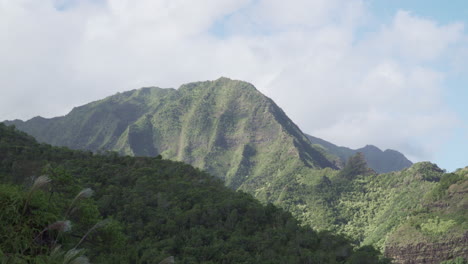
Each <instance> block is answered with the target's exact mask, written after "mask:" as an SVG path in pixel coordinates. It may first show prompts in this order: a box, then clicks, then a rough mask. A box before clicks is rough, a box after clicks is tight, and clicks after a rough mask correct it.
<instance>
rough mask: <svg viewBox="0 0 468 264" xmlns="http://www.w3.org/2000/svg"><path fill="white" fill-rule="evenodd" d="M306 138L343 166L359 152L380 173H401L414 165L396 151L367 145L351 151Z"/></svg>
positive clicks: (321, 140)
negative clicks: (338, 159) (400, 171)
mask: <svg viewBox="0 0 468 264" xmlns="http://www.w3.org/2000/svg"><path fill="white" fill-rule="evenodd" d="M306 136H307V138H308V139H309V140H310V142H311V143H312V144H315V145H320V146H322V147H323V148H324V149H325V151H326V152H328V153H330V154H331V155H334V156H337V157H339V158H340V161H341V162H342V164H344V163H346V161H347V160H348V158H349V157H351V156H352V155H354V154H356V153H358V152H361V153H363V154H364V156H365V158H366V162H367V165H368V166H369V168H371V169H373V170H375V171H376V172H378V173H387V172H392V171H399V170H402V169H405V168H408V167H410V166H411V165H412V164H413V163H412V162H411V161H409V160H408V159H407V158H406V157H405V156H404V155H403V154H401V153H400V152H398V151H396V150H392V149H387V150H385V151H382V150H380V149H379V148H377V147H376V146H373V145H367V146H365V147H363V148H359V149H350V148H347V147H339V146H337V145H335V144H333V143H330V142H328V141H326V140H323V139H321V138H317V137H314V136H311V135H307V134H306Z"/></svg>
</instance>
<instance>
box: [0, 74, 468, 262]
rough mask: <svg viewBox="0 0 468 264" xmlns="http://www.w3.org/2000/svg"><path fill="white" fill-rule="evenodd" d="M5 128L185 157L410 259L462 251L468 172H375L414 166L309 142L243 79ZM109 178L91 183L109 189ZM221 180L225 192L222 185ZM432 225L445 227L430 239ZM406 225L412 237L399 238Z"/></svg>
mask: <svg viewBox="0 0 468 264" xmlns="http://www.w3.org/2000/svg"><path fill="white" fill-rule="evenodd" d="M9 124H15V125H16V126H17V127H18V128H19V129H21V130H23V131H27V132H30V133H31V134H32V135H34V136H35V137H37V138H38V140H39V141H43V142H48V143H51V144H54V145H65V146H69V147H72V148H78V149H87V150H92V151H96V150H97V151H99V150H114V151H118V152H119V153H120V154H125V155H134V156H156V155H159V154H162V156H163V157H164V158H168V159H172V160H178V161H185V162H187V163H190V164H192V165H194V166H196V167H198V168H202V169H205V170H207V171H208V172H210V173H211V174H212V175H215V176H217V177H218V178H221V179H222V180H224V182H225V184H226V185H227V186H229V187H231V188H233V189H237V190H243V191H246V192H248V193H250V194H251V195H253V196H254V197H255V198H257V199H259V200H260V201H261V202H263V203H264V204H267V203H274V204H275V205H277V206H279V207H282V208H284V209H286V210H287V211H289V212H291V213H292V214H293V216H295V217H296V218H299V220H300V221H301V222H302V223H303V224H305V225H308V226H311V227H313V228H314V229H316V230H331V231H332V232H335V233H339V234H343V235H345V236H347V237H349V238H350V239H352V241H353V243H355V244H359V245H362V246H367V245H374V246H377V247H378V248H379V249H381V250H386V252H387V254H388V256H392V257H395V258H397V259H399V260H401V261H400V263H404V259H405V258H406V259H408V258H411V257H410V256H409V255H408V256H404V254H403V253H402V252H412V253H411V254H410V255H411V256H412V257H414V256H418V254H422V255H427V254H426V253H421V252H424V251H420V252H419V253H418V251H417V250H416V251H415V250H414V248H415V247H416V246H415V245H418V244H420V243H423V244H424V245H427V248H431V247H436V246H435V245H439V244H440V245H445V244H447V243H449V244H450V243H452V242H453V243H452V244H453V246H448V247H446V249H444V250H442V251H440V250H439V251H438V252H446V253H443V254H445V255H444V256H443V257H435V255H434V256H433V257H431V259H423V260H424V261H426V262H427V263H437V261H440V260H446V259H450V258H452V257H453V256H464V257H465V258H468V256H466V254H465V253H464V252H463V251H457V247H463V245H462V244H460V243H464V242H460V241H464V238H463V237H464V235H463V234H464V232H466V231H467V230H468V227H467V226H466V223H467V212H468V210H467V200H466V188H467V186H466V182H467V177H468V176H467V174H466V170H460V171H457V172H456V173H454V174H447V173H445V172H443V171H442V170H440V169H439V168H438V167H437V166H436V165H434V164H431V163H417V164H413V165H412V166H411V167H409V168H405V169H403V170H401V171H396V172H389V173H382V174H377V173H376V172H375V171H374V170H372V169H369V168H368V167H367V162H368V163H370V164H374V165H372V166H373V168H374V169H376V170H377V171H379V172H382V171H391V170H394V169H398V168H402V167H406V166H410V165H411V162H410V161H408V160H407V159H406V158H405V157H404V156H403V155H401V154H400V153H397V152H394V151H389V150H387V151H385V152H382V151H380V150H378V149H376V148H375V147H372V146H368V147H365V148H363V149H360V150H362V152H363V153H364V154H362V153H361V152H358V150H350V149H347V148H341V147H337V146H335V145H333V144H331V143H329V142H326V141H323V140H319V139H317V140H319V142H314V143H316V144H315V145H313V144H311V143H310V142H309V140H308V139H307V137H306V136H305V135H304V134H303V133H302V132H301V131H300V129H299V128H298V127H297V126H296V125H295V124H294V123H293V122H292V121H291V120H290V119H289V118H288V117H287V116H286V115H285V114H284V112H283V111H282V110H281V109H280V108H279V107H278V106H276V105H275V104H274V102H272V101H271V100H270V99H269V98H267V97H265V96H263V95H262V94H261V93H259V92H258V91H257V90H256V89H255V88H254V87H253V86H252V85H250V84H248V83H245V82H240V81H232V80H229V79H226V78H221V79H219V80H216V81H208V82H198V83H191V84H187V85H183V86H182V87H180V88H179V89H178V90H174V89H159V88H143V89H139V90H133V91H130V92H126V93H122V94H117V95H114V96H111V97H108V98H106V99H104V100H101V101H97V102H93V103H90V104H87V105H85V106H81V107H78V108H75V109H74V110H73V111H71V112H70V113H69V114H68V115H66V116H64V117H58V118H52V119H44V118H40V117H37V118H34V119H32V120H29V121H27V122H22V121H19V120H17V121H14V122H9ZM319 145H320V146H319ZM70 153H79V152H70ZM83 153H84V152H83ZM369 153H370V154H369ZM366 154H367V155H366ZM0 155H1V154H0ZM89 155H90V156H92V155H91V154H89ZM114 156H115V155H114ZM114 156H112V155H111V156H96V157H100V158H101V159H103V160H105V159H104V157H106V159H111V158H115V159H116V160H118V161H119V160H120V161H119V162H121V163H123V164H127V163H125V162H124V161H122V160H125V159H128V160H129V162H130V161H132V162H137V161H138V162H143V161H144V162H143V164H151V165H144V166H150V167H151V166H153V165H154V164H156V163H157V162H159V163H160V164H165V163H168V164H169V163H170V164H178V163H171V162H169V161H167V160H163V161H161V160H154V159H145V158H137V159H132V158H129V157H117V156H115V157H114ZM346 159H347V162H346V164H345V165H343V164H344V162H343V161H344V160H346ZM111 160H112V159H111ZM382 160H385V162H384V163H383V164H382V163H380V161H382ZM28 162H29V161H28ZM100 162H101V161H100ZM132 162H130V164H133V163H132ZM145 162H149V163H145ZM32 164H33V165H34V164H35V163H34V162H33V163H32ZM90 164H93V162H90ZM74 166H75V167H73V168H75V170H74V171H72V172H71V173H73V175H82V174H83V173H82V172H81V169H78V167H80V166H84V167H85V168H88V167H87V166H88V165H79V166H78V165H74ZM95 166H97V167H98V165H95ZM112 166H114V164H112ZM112 166H111V167H112ZM129 166H130V167H129V168H128V169H129V171H128V174H129V175H130V176H125V177H124V178H123V180H115V182H113V183H112V184H113V185H115V187H113V188H117V189H116V190H119V189H118V188H120V187H118V186H121V185H122V184H123V185H125V184H127V183H129V184H136V183H137V182H138V180H137V179H135V177H136V176H131V175H133V173H134V172H133V170H137V171H138V170H139V169H136V168H137V167H134V166H136V165H129ZM132 166H133V167H132ZM180 166H182V165H180ZM376 166H377V167H376ZM23 167H24V168H28V167H27V166H23ZM337 167H341V168H342V169H341V170H337V169H336V168H337ZM124 168H125V167H124ZM138 168H139V167H138ZM130 169H131V170H130ZM23 170H26V172H27V169H23ZM120 170H122V171H125V169H123V168H121V167H119V166H117V167H115V170H113V171H112V173H110V174H108V176H106V177H109V178H112V179H113V175H114V174H115V175H120ZM89 172H90V173H89V174H93V173H94V170H90V171H89ZM12 175H14V176H12ZM21 175H26V173H24V171H22V170H20V171H19V172H15V173H13V174H11V173H9V174H8V175H7V176H8V177H12V180H17V179H18V177H20V176H21ZM86 175H88V173H86ZM86 175H84V176H82V177H84V178H86V177H87V176H86ZM166 175H169V173H166ZM197 175H198V174H197ZM453 175H455V176H453ZM7 176H5V177H7ZM80 177H81V176H80ZM122 177H123V176H122ZM136 178H138V179H139V178H140V177H139V176H138V177H136ZM105 179H107V178H104V179H99V180H98V181H97V182H102V184H105V185H103V186H107V185H108V183H107V182H106V181H105ZM88 182H91V181H90V180H88ZM217 184H218V185H219V186H218V187H219V188H221V187H220V186H221V185H222V184H221V182H220V181H219V182H218V183H217ZM142 185H145V186H151V183H147V182H144V183H142ZM93 186H94V185H93ZM132 186H133V185H132ZM176 186H178V185H176ZM181 186H182V185H181ZM194 186H198V185H196V184H195V185H194ZM94 187H96V188H98V187H100V186H94ZM154 188H156V187H154ZM181 188H182V187H181ZM449 190H457V191H455V192H451V191H449ZM132 192H136V191H132ZM98 193H99V192H97V194H98ZM119 193H120V194H121V195H122V196H115V197H113V198H112V199H111V198H109V203H110V204H111V205H112V204H115V201H120V200H125V199H127V198H129V197H132V195H131V193H126V192H124V191H120V190H119ZM435 193H438V194H437V195H436V194H435ZM97 197H98V195H97ZM248 197H250V196H248ZM157 199H159V198H157ZM112 201H113V203H112ZM139 203H142V204H144V202H143V201H139ZM153 204H158V202H153ZM104 205H105V206H104V207H108V205H107V204H105V203H104ZM446 205H448V206H446ZM258 206H260V205H258ZM104 207H103V208H104ZM115 210H116V211H117V209H115ZM118 210H120V209H118ZM223 219H224V218H221V220H219V219H218V221H223ZM428 230H442V231H434V232H435V233H434V232H433V233H432V235H431V232H432V231H428ZM407 231H408V232H409V234H411V235H408V236H407V235H403V234H404V233H405V232H407ZM434 234H436V235H434ZM457 241H458V242H457ZM436 251H437V250H436ZM177 252H178V251H177ZM447 252H448V253H447ZM441 254H442V253H441ZM443 254H442V255H443ZM463 254H465V255H463ZM161 256H162V255H161ZM401 256H403V257H401ZM402 259H403V260H402ZM418 261H419V260H418ZM431 261H432V262H431Z"/></svg>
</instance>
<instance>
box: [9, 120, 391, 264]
mask: <svg viewBox="0 0 468 264" xmlns="http://www.w3.org/2000/svg"><path fill="white" fill-rule="evenodd" d="M41 174H46V175H48V177H49V179H51V182H48V181H43V180H42V181H40V182H41V184H40V186H41V187H39V184H38V182H39V181H38V178H37V175H41ZM31 179H33V180H34V179H36V180H35V181H34V184H33V185H32V186H31V183H32V181H31ZM18 184H22V185H18ZM25 187H26V188H25ZM85 187H87V188H89V187H90V188H92V190H94V196H93V197H90V196H89V195H90V194H93V192H91V191H90V190H89V189H84V190H83V188H85ZM25 189H26V191H25ZM80 190H83V191H81V192H80ZM84 193H87V195H86V196H85V195H84ZM76 194H78V195H76ZM0 212H1V214H0V216H1V217H0V238H1V239H0V262H1V263H48V264H59V263H89V262H88V261H85V260H86V259H85V258H83V257H82V256H80V255H81V254H83V253H85V254H86V255H87V256H88V257H89V258H90V259H91V261H92V263H112V264H118V263H142V264H149V263H159V262H160V261H161V260H163V259H165V258H167V257H168V256H173V257H174V259H175V261H176V263H207V264H214V263H226V264H229V263H265V264H266V263H345V262H346V263H363V261H364V262H367V263H387V262H386V261H384V260H382V261H379V258H380V257H379V253H378V252H377V251H376V250H374V249H372V248H369V247H364V248H362V249H358V250H354V249H353V247H352V245H351V244H350V242H349V241H348V240H347V239H345V238H343V237H340V236H336V235H333V234H330V233H317V232H315V231H314V230H312V229H310V228H309V227H303V226H301V225H300V224H299V223H298V222H297V220H295V219H294V218H293V217H292V216H291V215H290V213H288V212H285V211H284V210H281V209H278V208H276V207H275V206H273V205H271V204H269V205H262V204H261V203H260V202H258V201H257V200H255V199H254V198H253V197H252V196H250V195H248V194H245V193H242V192H235V191H233V190H231V189H229V188H227V187H225V186H224V185H223V183H222V181H220V180H219V179H217V178H215V177H213V176H210V175H208V174H206V173H204V172H201V171H200V170H197V169H195V168H193V167H191V166H189V165H187V164H183V163H181V162H174V161H169V160H161V159H158V158H142V157H130V156H118V155H116V153H106V154H105V155H93V154H92V153H90V152H84V151H74V150H70V149H67V148H58V147H52V146H50V145H45V144H38V143H37V142H35V140H34V139H33V138H32V137H30V136H28V135H26V134H24V133H19V132H18V131H16V130H15V129H14V128H12V127H7V126H5V125H3V124H1V123H0ZM103 218H106V219H107V220H103ZM63 220H67V221H71V226H70V224H66V223H64V222H67V221H63ZM68 223H69V222H68ZM63 226H67V227H66V228H65V227H63ZM57 230H60V231H57ZM78 246H79V247H78ZM75 249H77V250H75ZM82 249H85V251H84V252H83V251H82ZM78 256H80V259H78V258H77V257H78ZM73 259H75V260H74V262H72V260H73ZM78 260H80V261H78ZM161 263H162V262H161Z"/></svg>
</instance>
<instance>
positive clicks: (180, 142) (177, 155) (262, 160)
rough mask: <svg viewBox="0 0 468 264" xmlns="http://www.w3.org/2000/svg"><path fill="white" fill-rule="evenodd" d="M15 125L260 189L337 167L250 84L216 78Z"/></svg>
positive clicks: (50, 138) (63, 141) (59, 141)
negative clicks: (185, 165)
mask: <svg viewBox="0 0 468 264" xmlns="http://www.w3.org/2000/svg"><path fill="white" fill-rule="evenodd" d="M7 123H8V124H14V125H16V127H17V128H18V129H20V130H22V131H25V132H27V133H29V134H31V135H33V136H34V137H35V138H37V139H38V141H40V142H46V143H49V144H53V145H57V146H67V147H70V148H73V149H86V150H91V151H98V150H114V151H117V152H119V153H121V154H126V155H134V156H156V155H158V154H161V155H162V156H163V157H164V158H167V159H171V160H177V161H184V162H187V163H189V164H192V165H193V166H195V167H197V168H200V169H203V170H206V171H208V172H209V173H211V174H212V175H215V176H218V177H220V178H221V179H223V180H224V181H225V183H226V185H227V186H229V187H232V188H234V189H238V188H240V189H242V190H246V191H248V192H250V193H257V192H262V188H263V187H264V186H266V185H268V184H270V183H272V182H274V181H277V180H281V179H282V178H285V177H286V178H287V177H288V176H290V175H292V174H295V173H296V172H297V171H298V170H300V169H301V168H303V167H307V168H325V167H332V168H335V165H334V164H333V161H332V159H331V158H330V157H328V156H327V155H326V154H325V153H324V151H323V150H322V149H321V148H319V147H314V146H312V145H311V144H310V142H309V141H308V139H307V138H306V136H305V135H304V134H303V133H302V132H301V131H300V129H299V128H298V127H297V126H296V125H295V124H294V123H293V122H292V121H291V120H290V119H289V118H288V117H287V116H286V115H285V113H284V112H283V111H282V110H281V109H280V108H279V107H278V106H277V105H276V104H275V103H274V102H273V101H272V100H271V99H269V98H267V97H266V96H264V95H263V94H261V93H260V92H259V91H257V90H256V89H255V87H253V86H252V85H251V84H249V83H246V82H241V81H233V80H230V79H227V78H220V79H218V80H216V81H206V82H197V83H190V84H186V85H183V86H181V87H180V88H179V89H178V90H175V89H160V88H143V89H139V90H133V91H129V92H125V93H121V94H116V95H114V96H110V97H108V98H106V99H103V100H100V101H96V102H93V103H90V104H87V105H84V106H81V107H77V108H75V109H73V110H72V111H71V112H70V113H69V114H68V115H66V116H63V117H56V118H52V119H45V118H41V117H36V118H33V119H31V120H29V121H26V122H22V121H19V120H16V121H13V122H7Z"/></svg>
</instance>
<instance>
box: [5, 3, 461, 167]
mask: <svg viewBox="0 0 468 264" xmlns="http://www.w3.org/2000/svg"><path fill="white" fill-rule="evenodd" d="M467 23H468V2H466V1H464V0H451V1H436V0H411V1H407V0H379V1H377V0H290V1H282V0H199V1H190V0H138V1H136V0H107V1H105V0H41V1H37V0H15V1H11V0H0V120H12V119H23V120H26V119H29V118H32V117H34V116H38V115H40V116H43V117H54V116H61V115H65V114H67V113H68V112H69V111H71V109H72V108H73V107H75V106H79V105H83V104H86V103H88V102H91V101H95V100H98V99H102V98H104V97H106V96H109V95H112V94H115V93H117V92H122V91H126V90H132V89H136V88H139V87H145V86H157V87H162V88H166V87H173V88H177V87H179V86H180V85H181V84H184V83H188V82H194V81H203V80H215V79H217V78H219V77H221V76H224V77H229V78H231V79H238V80H244V81H248V82H250V83H252V84H253V85H255V86H256V87H257V89H259V90H260V91H261V92H262V93H264V94H265V95H267V96H268V97H270V98H272V99H273V100H274V101H275V102H276V103H277V104H278V105H279V106H280V107H281V108H282V109H283V110H284V111H285V112H286V114H287V115H288V116H289V117H290V118H291V119H292V120H293V121H294V122H295V123H296V124H298V125H299V127H300V128H301V129H302V130H303V132H305V133H308V134H311V135H313V136H317V137H320V138H323V139H325V140H328V141H331V142H333V143H335V144H337V145H341V146H347V147H351V148H359V147H363V146H365V145H366V144H373V145H376V146H378V147H379V148H381V149H388V148H389V149H395V150H398V151H400V152H402V153H404V154H405V155H406V156H407V157H408V158H409V159H410V160H411V161H413V162H417V161H431V162H435V163H437V164H438V165H439V166H440V167H441V168H443V169H447V170H448V171H453V170H455V169H456V168H461V167H465V166H468V155H467V150H468V104H466V101H467V100H468V88H467V85H468V77H467V76H468V67H467V66H468V31H467Z"/></svg>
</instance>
